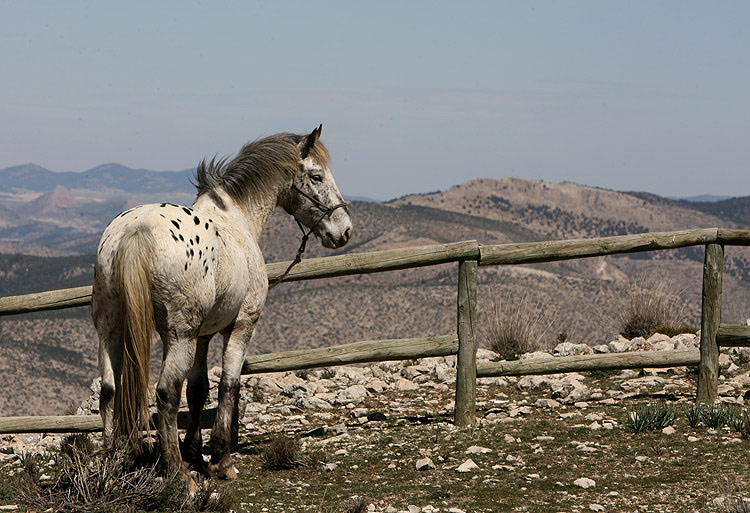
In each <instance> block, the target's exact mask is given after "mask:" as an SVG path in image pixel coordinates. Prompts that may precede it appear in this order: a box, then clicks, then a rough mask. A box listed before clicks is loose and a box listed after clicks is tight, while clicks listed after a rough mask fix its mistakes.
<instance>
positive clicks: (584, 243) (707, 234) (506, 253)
mask: <svg viewBox="0 0 750 513" xmlns="http://www.w3.org/2000/svg"><path fill="white" fill-rule="evenodd" d="M717 233H718V229H717V228H705V229H700V230H682V231H676V232H655V233H639V234H636V235H620V236H616V237H601V238H598V239H574V240H557V241H545V242H526V243H521V244H499V245H495V246H480V247H479V254H480V260H479V265H508V264H533V263H538V262H553V261H556V260H570V259H574V258H585V257H597V256H605V255H616V254H621V253H636V252H640V251H656V250H660V249H675V248H682V247H686V246H698V245H703V244H706V243H709V242H715V241H716V239H717Z"/></svg>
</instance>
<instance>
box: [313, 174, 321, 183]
mask: <svg viewBox="0 0 750 513" xmlns="http://www.w3.org/2000/svg"><path fill="white" fill-rule="evenodd" d="M310 180H312V181H313V182H315V183H320V182H322V181H323V175H311V176H310Z"/></svg>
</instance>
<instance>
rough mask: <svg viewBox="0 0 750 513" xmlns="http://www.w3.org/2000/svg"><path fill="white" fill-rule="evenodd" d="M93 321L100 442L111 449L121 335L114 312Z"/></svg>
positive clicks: (120, 355) (119, 367)
mask: <svg viewBox="0 0 750 513" xmlns="http://www.w3.org/2000/svg"><path fill="white" fill-rule="evenodd" d="M94 319H95V321H96V322H95V325H96V330H97V333H98V335H99V373H100V375H101V378H102V381H101V390H100V393H99V413H100V415H101V416H102V442H103V445H104V448H105V449H111V448H112V447H113V445H114V409H115V404H114V403H115V401H114V399H115V391H116V387H117V383H118V382H119V380H120V372H121V365H122V334H121V332H120V330H119V329H118V328H117V326H119V324H118V323H119V320H118V319H117V314H116V313H115V312H114V311H112V312H107V313H106V314H104V315H102V316H98V318H97V317H95V318H94Z"/></svg>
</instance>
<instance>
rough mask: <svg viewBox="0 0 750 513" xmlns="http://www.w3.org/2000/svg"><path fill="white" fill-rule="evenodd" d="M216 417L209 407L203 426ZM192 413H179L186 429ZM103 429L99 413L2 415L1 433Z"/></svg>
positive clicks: (214, 411) (181, 427)
mask: <svg viewBox="0 0 750 513" xmlns="http://www.w3.org/2000/svg"><path fill="white" fill-rule="evenodd" d="M214 419H216V408H209V409H206V410H204V411H203V415H201V427H202V428H204V429H208V428H210V427H212V426H213V423H214ZM189 420H190V413H189V412H187V411H181V412H179V413H178V414H177V425H178V427H179V428H180V429H186V428H187V426H188V422H189ZM151 423H152V424H153V425H154V426H156V425H157V418H156V413H153V414H152V415H151ZM101 430H102V418H101V417H100V416H99V415H62V416H45V417H42V416H39V417H37V416H27V417H0V434H12V433H90V432H94V431H101Z"/></svg>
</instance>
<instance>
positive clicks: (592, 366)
mask: <svg viewBox="0 0 750 513" xmlns="http://www.w3.org/2000/svg"><path fill="white" fill-rule="evenodd" d="M699 361H700V351H699V350H698V349H684V350H676V351H645V352H632V353H615V354H590V355H579V356H560V357H551V358H531V359H528V360H516V361H509V362H488V363H480V364H478V365H477V378H488V377H492V376H526V375H535V374H558V373H562V372H580V371H592V370H609V369H642V368H659V367H682V366H695V365H698V362H699Z"/></svg>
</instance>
